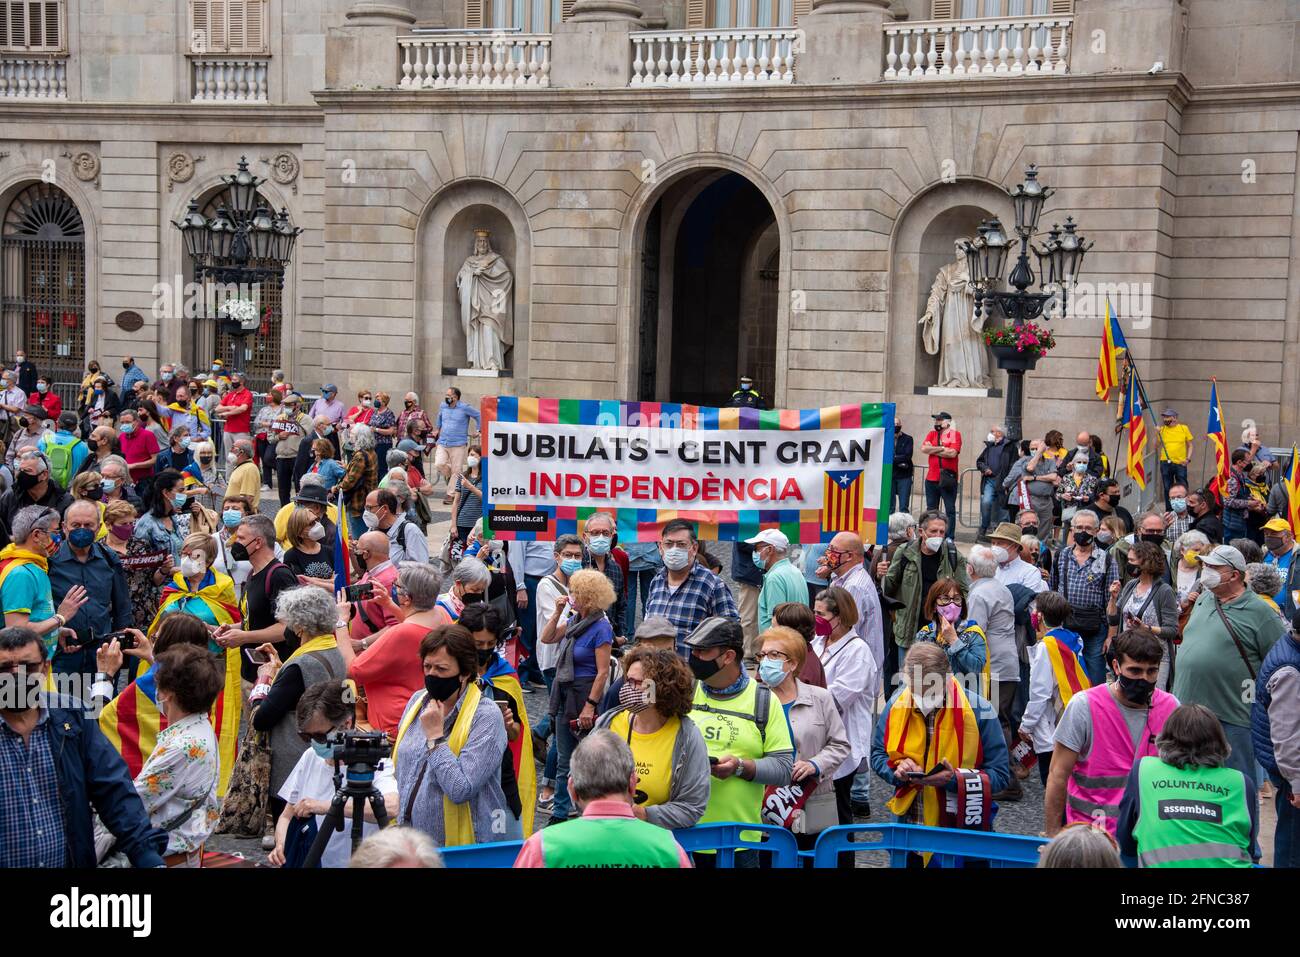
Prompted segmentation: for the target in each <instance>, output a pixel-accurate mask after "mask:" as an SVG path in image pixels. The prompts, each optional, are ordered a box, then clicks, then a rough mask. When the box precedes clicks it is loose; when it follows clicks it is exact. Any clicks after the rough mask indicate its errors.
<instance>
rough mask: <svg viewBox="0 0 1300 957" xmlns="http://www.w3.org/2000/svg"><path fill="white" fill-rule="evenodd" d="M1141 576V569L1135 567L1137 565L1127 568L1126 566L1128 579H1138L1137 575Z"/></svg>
mask: <svg viewBox="0 0 1300 957" xmlns="http://www.w3.org/2000/svg"><path fill="white" fill-rule="evenodd" d="M1141 574H1142V569H1141V567H1139V566H1137V565H1129V566H1128V577H1129V578H1137V577H1138V576H1139V575H1141Z"/></svg>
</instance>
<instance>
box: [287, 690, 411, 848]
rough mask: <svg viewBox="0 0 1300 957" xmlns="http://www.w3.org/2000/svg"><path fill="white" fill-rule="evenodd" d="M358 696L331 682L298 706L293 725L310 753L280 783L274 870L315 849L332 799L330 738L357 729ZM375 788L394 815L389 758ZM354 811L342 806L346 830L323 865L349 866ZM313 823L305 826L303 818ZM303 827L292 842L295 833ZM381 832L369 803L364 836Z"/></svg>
mask: <svg viewBox="0 0 1300 957" xmlns="http://www.w3.org/2000/svg"><path fill="white" fill-rule="evenodd" d="M355 702H356V695H355V693H354V689H353V688H352V687H351V684H350V682H346V681H339V680H337V679H335V678H327V679H326V680H324V681H321V682H318V683H316V684H312V685H309V686H308V687H307V688H306V689H305V690H304V691H303V693H302V696H301V697H300V698H299V699H298V703H297V705H296V706H295V707H294V723H295V724H296V726H297V730H298V735H299V737H300V738H302V740H303V741H304V742H306V744H307V749H306V750H305V751H303V752H302V754H301V755H300V756H299V758H298V761H297V763H296V764H294V766H293V770H292V771H290V772H289V774H288V776H287V777H286V778H285V779H284V782H283V783H282V784H281V785H280V789H279V791H278V793H277V796H278V797H279V799H280V800H281V802H282V803H283V805H284V810H282V811H281V812H280V816H279V818H278V820H277V821H276V825H275V849H274V850H273V851H271V853H270V855H269V856H268V858H267V863H268V864H270V865H271V866H272V867H301V866H302V862H303V861H304V860H305V859H306V857H307V854H308V852H309V851H310V850H311V846H312V842H313V841H314V839H315V837H316V835H317V833H319V829H320V828H322V827H324V826H325V817H324V815H325V813H326V812H327V811H328V810H329V809H330V804H331V803H332V802H333V800H334V791H335V786H334V749H333V747H332V746H331V745H330V744H329V742H328V737H329V735H330V734H331V733H332V732H335V731H349V730H351V729H352V728H353V727H355V726H356V718H357V716H356V703H355ZM372 784H373V786H374V788H375V790H376V791H378V792H379V793H380V794H381V795H382V796H383V800H384V810H385V812H386V813H387V814H388V815H389V816H390V818H391V816H392V815H394V814H396V813H397V796H398V790H397V779H396V777H395V776H394V774H393V762H392V761H391V760H388V759H385V760H381V761H379V762H378V763H377V764H376V765H375V774H374V780H373V781H372ZM352 812H353V805H352V802H351V801H349V802H348V803H347V804H345V805H344V806H343V817H344V821H343V829H342V830H341V831H335V832H334V833H333V834H331V835H330V837H329V841H328V843H326V845H325V850H324V852H323V853H322V854H321V858H320V866H321V867H347V866H348V860H349V859H350V858H351V857H352V820H351V817H352ZM304 818H306V819H309V820H310V824H306V826H305V827H304V823H303V819H304ZM295 829H299V830H298V833H296V834H294V837H293V839H291V838H290V834H291V832H293V831H295ZM378 832H379V823H378V822H377V821H376V820H375V819H374V810H373V809H372V808H371V807H370V804H369V802H367V803H366V805H365V808H364V811H363V824H362V825H361V833H362V834H363V835H370V834H376V833H378Z"/></svg>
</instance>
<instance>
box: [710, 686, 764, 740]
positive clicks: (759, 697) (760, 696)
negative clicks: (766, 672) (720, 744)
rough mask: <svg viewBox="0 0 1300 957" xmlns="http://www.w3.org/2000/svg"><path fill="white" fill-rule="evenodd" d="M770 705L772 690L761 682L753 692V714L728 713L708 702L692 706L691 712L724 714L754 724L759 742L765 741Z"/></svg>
mask: <svg viewBox="0 0 1300 957" xmlns="http://www.w3.org/2000/svg"><path fill="white" fill-rule="evenodd" d="M771 704H772V689H771V688H769V687H768V686H767V685H765V684H763V683H762V682H761V681H760V682H759V683H758V689H757V690H756V691H755V692H754V713H753V714H741V713H740V712H739V711H729V710H727V709H726V708H715V707H713V706H712V705H710V704H709V703H708V702H702V703H700V704H692V705H691V710H692V711H707V712H708V713H709V714H725V715H730V716H731V717H733V718H744V719H745V720H746V721H752V722H754V725H755V727H757V728H758V737H759V740H760V741H764V742H766V741H767V712H768V710H769V709H770V708H771Z"/></svg>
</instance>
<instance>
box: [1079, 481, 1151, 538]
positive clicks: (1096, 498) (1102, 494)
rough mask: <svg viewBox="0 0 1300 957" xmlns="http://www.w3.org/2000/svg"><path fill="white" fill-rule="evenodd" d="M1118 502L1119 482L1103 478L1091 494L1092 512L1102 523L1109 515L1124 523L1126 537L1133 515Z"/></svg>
mask: <svg viewBox="0 0 1300 957" xmlns="http://www.w3.org/2000/svg"><path fill="white" fill-rule="evenodd" d="M1119 500H1120V492H1119V482H1117V481H1115V480H1114V479H1113V478H1103V479H1101V480H1100V481H1098V482H1097V488H1096V490H1095V491H1094V493H1093V501H1092V510H1093V511H1094V512H1096V513H1097V515H1098V517H1099V518H1100V519H1101V520H1102V521H1105V520H1106V519H1107V518H1108V517H1110V516H1111V515H1114V516H1116V517H1118V518H1119V520H1120V521H1121V522H1123V523H1124V534H1125V535H1127V534H1129V532H1131V531H1133V515H1132V513H1131V512H1129V510H1128V509H1126V508H1125V507H1124V506H1123V505H1121V504H1119ZM1162 520H1163V519H1162Z"/></svg>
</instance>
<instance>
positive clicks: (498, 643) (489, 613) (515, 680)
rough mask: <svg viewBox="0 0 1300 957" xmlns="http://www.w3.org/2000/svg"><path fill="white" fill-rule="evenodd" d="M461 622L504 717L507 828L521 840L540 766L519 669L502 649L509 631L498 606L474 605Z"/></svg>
mask: <svg viewBox="0 0 1300 957" xmlns="http://www.w3.org/2000/svg"><path fill="white" fill-rule="evenodd" d="M459 624H460V626H461V627H462V628H464V629H465V630H466V631H468V632H469V633H470V634H471V635H473V636H474V648H475V652H476V653H477V655H478V680H479V684H480V685H482V688H483V693H484V694H490V695H491V696H492V699H493V700H494V701H495V702H496V704H497V707H498V708H500V709H501V717H502V719H503V720H504V721H505V725H506V740H507V741H508V742H509V746H508V747H507V748H506V752H505V754H503V755H502V756H501V791H502V793H503V794H505V796H506V807H507V808H508V809H509V811H510V813H511V815H513V820H509V821H507V822H506V829H507V831H508V832H509V833H510V835H511V838H512V839H514V840H522V838H523V836H524V835H525V834H531V833H532V832H533V817H534V815H535V813H536V811H537V773H536V772H537V765H536V764H535V763H534V761H533V736H532V735H531V734H524V729H525V728H528V727H529V723H528V709H527V708H525V707H524V690H523V686H522V685H520V684H519V674H518V672H516V671H515V669H514V668H512V667H511V666H510V663H509V662H508V661H506V659H505V658H504V657H503V656H502V655H501V653H500V651H499V649H500V648H501V647H502V643H503V642H502V638H503V635H504V634H505V633H506V631H505V629H504V628H503V626H502V622H501V616H500V615H499V614H498V613H497V610H496V609H495V608H493V607H491V606H490V605H484V604H478V605H470V606H469V607H467V608H466V609H465V611H464V613H463V614H462V615H461V619H460V622H459ZM525 772H526V773H525Z"/></svg>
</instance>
